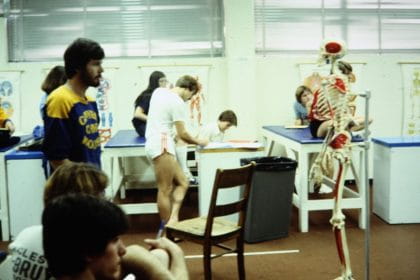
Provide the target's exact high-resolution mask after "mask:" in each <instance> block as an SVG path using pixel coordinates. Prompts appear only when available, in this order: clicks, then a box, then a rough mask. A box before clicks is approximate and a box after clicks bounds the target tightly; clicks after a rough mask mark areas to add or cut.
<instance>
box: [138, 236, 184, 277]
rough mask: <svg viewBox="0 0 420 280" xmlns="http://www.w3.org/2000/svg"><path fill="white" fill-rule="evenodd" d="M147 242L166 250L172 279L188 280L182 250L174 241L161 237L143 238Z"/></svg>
mask: <svg viewBox="0 0 420 280" xmlns="http://www.w3.org/2000/svg"><path fill="white" fill-rule="evenodd" d="M144 241H145V242H146V243H147V244H149V245H151V246H152V247H154V248H159V249H164V250H166V251H167V252H168V254H169V257H170V267H169V270H170V271H171V273H172V276H173V277H174V279H177V280H188V279H189V276H188V269H187V265H186V263H185V258H184V252H183V251H182V249H181V248H180V247H179V246H178V245H176V244H175V243H174V242H172V241H170V240H169V239H167V238H165V237H163V238H159V239H146V240H144Z"/></svg>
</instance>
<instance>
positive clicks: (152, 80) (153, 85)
mask: <svg viewBox="0 0 420 280" xmlns="http://www.w3.org/2000/svg"><path fill="white" fill-rule="evenodd" d="M164 77H166V76H165V74H164V73H163V72H161V71H154V72H153V73H152V74H150V77H149V85H148V86H147V88H146V89H145V90H143V91H142V93H140V95H139V96H138V97H137V98H136V101H135V104H138V103H139V102H140V99H141V98H143V97H149V96H151V95H152V93H153V91H154V90H155V89H157V88H158V87H159V80H160V79H161V78H164Z"/></svg>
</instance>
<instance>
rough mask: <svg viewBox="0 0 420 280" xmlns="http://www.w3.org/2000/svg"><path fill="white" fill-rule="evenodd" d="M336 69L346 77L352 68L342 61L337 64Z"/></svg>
mask: <svg viewBox="0 0 420 280" xmlns="http://www.w3.org/2000/svg"><path fill="white" fill-rule="evenodd" d="M337 67H338V69H339V70H340V71H341V73H343V74H344V75H348V74H350V73H352V72H353V67H351V65H350V63H348V62H345V61H342V60H340V61H338V62H337Z"/></svg>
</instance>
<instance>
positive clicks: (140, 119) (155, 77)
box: [131, 71, 168, 137]
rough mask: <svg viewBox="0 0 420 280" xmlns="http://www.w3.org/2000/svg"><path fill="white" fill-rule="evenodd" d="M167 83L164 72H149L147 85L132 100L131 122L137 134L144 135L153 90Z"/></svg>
mask: <svg viewBox="0 0 420 280" xmlns="http://www.w3.org/2000/svg"><path fill="white" fill-rule="evenodd" d="M167 84H168V80H167V79H166V76H165V74H164V73H163V72H161V71H154V72H153V73H152V74H150V77H149V85H148V86H147V88H146V89H145V90H144V91H142V93H140V95H139V96H138V97H137V98H136V101H135V102H134V116H133V119H132V120H131V122H132V123H133V126H134V129H135V130H136V131H137V133H138V135H139V136H141V137H144V136H145V132H146V122H147V115H148V114H149V105H150V99H151V98H152V94H153V92H154V91H155V89H157V88H159V87H166V86H167Z"/></svg>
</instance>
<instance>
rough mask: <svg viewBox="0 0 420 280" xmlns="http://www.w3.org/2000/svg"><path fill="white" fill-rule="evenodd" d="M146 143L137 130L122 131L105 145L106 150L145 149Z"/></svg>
mask: <svg viewBox="0 0 420 280" xmlns="http://www.w3.org/2000/svg"><path fill="white" fill-rule="evenodd" d="M145 143H146V139H145V138H144V137H140V136H139V135H138V134H137V132H136V131H135V130H120V131H118V132H117V134H115V135H114V136H113V137H112V138H111V139H110V140H109V141H108V143H106V144H105V148H131V147H144V144H145Z"/></svg>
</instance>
